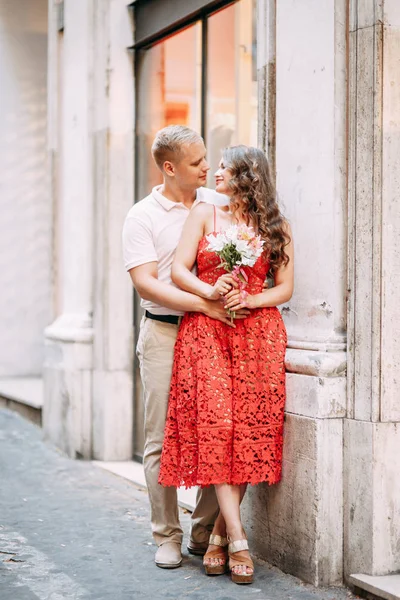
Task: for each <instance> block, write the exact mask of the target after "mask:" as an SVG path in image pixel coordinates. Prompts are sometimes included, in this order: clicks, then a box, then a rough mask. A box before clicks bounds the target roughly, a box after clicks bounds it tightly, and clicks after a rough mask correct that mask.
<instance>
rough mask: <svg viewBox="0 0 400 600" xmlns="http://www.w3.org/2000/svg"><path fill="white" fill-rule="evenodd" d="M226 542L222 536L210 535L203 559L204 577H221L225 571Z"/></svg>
mask: <svg viewBox="0 0 400 600" xmlns="http://www.w3.org/2000/svg"><path fill="white" fill-rule="evenodd" d="M227 548H228V540H227V539H226V537H224V536H220V535H216V534H211V535H210V543H209V545H208V548H207V552H206V553H205V555H204V558H203V565H204V570H205V572H206V575H222V574H223V573H225V571H226V563H227V559H228V552H227Z"/></svg>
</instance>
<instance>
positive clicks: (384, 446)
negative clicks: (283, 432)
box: [344, 419, 400, 577]
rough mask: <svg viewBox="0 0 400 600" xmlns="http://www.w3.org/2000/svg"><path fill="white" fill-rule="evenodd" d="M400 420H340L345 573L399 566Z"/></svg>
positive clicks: (389, 570) (399, 568)
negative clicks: (342, 455)
mask: <svg viewBox="0 0 400 600" xmlns="http://www.w3.org/2000/svg"><path fill="white" fill-rule="evenodd" d="M399 473H400V423H371V422H366V421H353V420H350V419H345V421H344V549H345V554H346V556H347V559H346V562H345V575H346V577H348V576H349V575H350V574H351V573H364V574H366V575H371V576H378V575H388V574H390V573H394V572H398V571H400V478H399Z"/></svg>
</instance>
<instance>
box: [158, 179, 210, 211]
mask: <svg viewBox="0 0 400 600" xmlns="http://www.w3.org/2000/svg"><path fill="white" fill-rule="evenodd" d="M160 188H161V185H157V186H156V187H154V188H153V189H152V192H151V193H152V196H153V198H155V199H156V200H157V202H158V203H159V204H161V206H162V207H163V208H164V209H165V210H168V211H169V210H171V208H178V207H183V208H185V209H186V210H188V209H187V208H186V206H184V205H183V204H182V203H181V202H173V201H172V200H169V199H168V198H166V197H165V196H163V195H162V193H161V192H160ZM200 189H201V188H200ZM200 189H199V190H197V191H196V199H195V201H194V203H193V206H196V204H199V202H204V199H203V198H202V195H201V193H199V192H200ZM193 206H192V208H193Z"/></svg>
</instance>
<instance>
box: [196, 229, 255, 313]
mask: <svg viewBox="0 0 400 600" xmlns="http://www.w3.org/2000/svg"><path fill="white" fill-rule="evenodd" d="M206 239H207V242H208V246H207V250H208V251H209V252H215V254H218V256H219V257H220V258H221V267H223V268H224V269H225V270H226V271H227V272H228V273H231V274H232V277H233V279H234V280H235V281H236V282H237V283H238V286H239V289H240V293H241V295H242V297H243V299H245V297H246V296H247V292H246V291H245V287H246V285H247V281H248V277H247V274H246V272H245V270H244V269H243V267H253V266H254V265H255V263H256V262H257V259H258V258H259V257H260V256H261V254H262V253H263V245H264V241H263V240H262V239H261V237H260V236H259V235H256V234H255V232H254V229H253V228H252V227H248V226H247V225H244V224H242V225H232V226H231V227H229V229H226V230H225V231H221V232H220V233H217V234H216V235H215V234H213V233H210V234H209V235H208V236H207V237H206ZM234 316H235V315H234V313H232V314H231V319H232V320H233V318H234Z"/></svg>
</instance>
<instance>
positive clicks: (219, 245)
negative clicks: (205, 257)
mask: <svg viewBox="0 0 400 600" xmlns="http://www.w3.org/2000/svg"><path fill="white" fill-rule="evenodd" d="M206 240H207V242H208V248H207V249H208V250H210V251H212V252H221V250H223V248H224V246H225V245H226V244H227V243H228V241H227V239H226V237H225V235H224V234H223V233H218V235H214V234H212V233H210V235H207V236H206Z"/></svg>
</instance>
